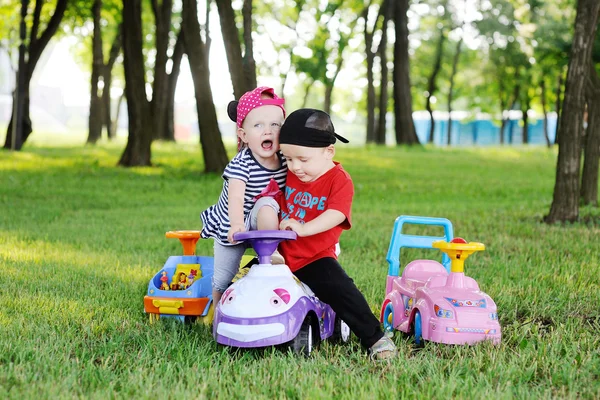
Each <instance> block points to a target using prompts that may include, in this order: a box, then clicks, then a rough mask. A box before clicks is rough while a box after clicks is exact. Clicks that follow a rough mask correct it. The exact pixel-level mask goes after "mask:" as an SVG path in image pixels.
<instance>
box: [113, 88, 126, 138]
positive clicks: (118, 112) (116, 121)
mask: <svg viewBox="0 0 600 400" xmlns="http://www.w3.org/2000/svg"><path fill="white" fill-rule="evenodd" d="M124 98H125V93H122V94H121V95H120V96H119V100H117V109H116V111H115V119H113V120H112V122H111V123H110V126H111V127H112V129H111V130H112V132H113V134H114V135H115V137H116V136H117V131H118V129H119V116H120V115H121V104H123V99H124Z"/></svg>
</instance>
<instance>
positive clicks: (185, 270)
mask: <svg viewBox="0 0 600 400" xmlns="http://www.w3.org/2000/svg"><path fill="white" fill-rule="evenodd" d="M192 270H194V271H196V273H195V278H194V281H196V280H198V279H200V278H202V270H201V269H200V264H177V268H175V273H174V274H173V279H172V280H171V290H184V289H187V288H188V287H190V286H192V283H193V282H190V279H189V278H188V277H189V276H190V274H191V273H192ZM180 282H181V285H182V286H183V287H181V286H180Z"/></svg>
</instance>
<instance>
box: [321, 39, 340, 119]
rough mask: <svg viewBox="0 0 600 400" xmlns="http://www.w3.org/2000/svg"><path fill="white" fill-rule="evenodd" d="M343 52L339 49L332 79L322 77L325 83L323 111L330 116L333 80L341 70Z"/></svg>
mask: <svg viewBox="0 0 600 400" xmlns="http://www.w3.org/2000/svg"><path fill="white" fill-rule="evenodd" d="M343 50H344V48H343V47H340V48H339V52H340V54H339V56H338V58H337V62H336V64H335V72H334V73H333V77H332V78H331V79H327V76H326V75H325V76H324V77H323V82H324V83H325V99H324V102H323V111H325V112H326V113H327V114H331V98H332V96H333V87H334V86H335V80H336V79H337V77H338V75H339V73H340V71H341V70H342V63H343V62H344V58H343V57H342V52H343Z"/></svg>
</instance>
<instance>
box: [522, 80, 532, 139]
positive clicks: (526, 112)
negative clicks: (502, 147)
mask: <svg viewBox="0 0 600 400" xmlns="http://www.w3.org/2000/svg"><path fill="white" fill-rule="evenodd" d="M530 102H531V99H530V98H529V95H528V94H527V91H525V101H524V103H525V104H524V106H525V107H523V109H522V110H521V112H522V113H523V132H522V135H523V136H522V140H521V141H522V143H523V144H528V143H529V107H530V105H531V103H530Z"/></svg>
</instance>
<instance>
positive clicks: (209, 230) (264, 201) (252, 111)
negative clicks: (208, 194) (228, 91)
mask: <svg viewBox="0 0 600 400" xmlns="http://www.w3.org/2000/svg"><path fill="white" fill-rule="evenodd" d="M283 104H284V100H283V99H282V98H280V97H278V96H277V95H276V94H275V92H274V90H273V89H272V88H269V87H266V86H261V87H258V88H256V89H254V90H252V91H249V92H246V93H245V94H244V95H243V96H242V97H241V98H240V100H239V101H232V102H231V103H229V106H228V108H227V113H228V114H229V118H231V119H232V121H234V122H236V124H237V135H238V150H239V152H238V154H237V155H236V156H235V157H234V158H233V159H232V160H231V161H230V162H229V164H227V167H225V171H224V172H223V190H222V191H221V195H220V196H219V201H218V202H217V204H215V205H212V206H210V207H209V208H208V209H206V210H205V211H204V212H202V213H201V214H200V218H201V219H202V224H203V228H202V233H201V236H202V238H205V239H208V238H213V239H214V268H215V269H214V275H213V279H212V286H213V290H212V294H213V302H214V303H215V304H217V303H218V302H219V299H220V298H221V295H222V294H223V292H224V291H225V289H227V286H228V285H229V283H230V282H231V280H232V279H233V277H234V276H235V274H236V273H237V271H238V269H239V264H240V260H241V259H242V256H243V254H244V252H245V251H246V248H247V247H248V245H247V244H246V243H236V242H235V241H234V240H233V234H234V233H236V232H243V231H246V230H250V229H278V226H279V219H278V213H279V205H278V204H277V201H276V200H275V199H274V198H273V197H271V196H272V195H274V193H275V192H278V191H279V190H280V189H281V188H283V187H284V185H285V178H286V174H287V168H286V164H285V160H284V159H283V158H282V156H281V154H280V152H279V130H280V129H281V125H282V123H283V120H284V118H285V109H284V108H283ZM269 183H271V184H270V185H269ZM275 186H276V187H275ZM282 261H283V259H282V258H281V256H280V255H279V254H278V253H276V254H274V255H273V258H272V262H273V263H280V262H282Z"/></svg>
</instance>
